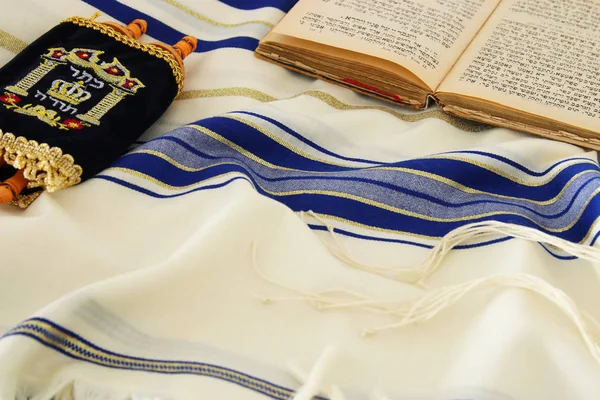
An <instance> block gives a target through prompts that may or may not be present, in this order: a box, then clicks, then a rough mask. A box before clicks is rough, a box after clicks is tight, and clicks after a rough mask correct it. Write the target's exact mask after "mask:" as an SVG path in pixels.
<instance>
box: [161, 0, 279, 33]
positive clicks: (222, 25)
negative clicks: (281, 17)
mask: <svg viewBox="0 0 600 400" xmlns="http://www.w3.org/2000/svg"><path fill="white" fill-rule="evenodd" d="M163 1H164V2H165V3H167V4H170V5H172V6H173V7H176V8H179V9H180V10H181V11H183V12H184V13H186V14H189V15H191V16H192V17H194V18H196V19H199V20H200V21H204V22H206V23H209V24H211V25H214V26H218V27H220V28H236V27H238V26H244V25H255V24H260V25H265V26H267V27H269V28H272V27H273V26H274V25H273V24H272V23H270V22H268V21H262V20H251V21H244V22H238V23H235V24H226V23H224V22H219V21H215V20H214V19H212V18H209V17H207V16H206V15H203V14H200V13H199V12H197V11H194V10H192V9H191V8H189V7H186V6H185V5H183V4H181V3H180V2H178V1H175V0H163Z"/></svg>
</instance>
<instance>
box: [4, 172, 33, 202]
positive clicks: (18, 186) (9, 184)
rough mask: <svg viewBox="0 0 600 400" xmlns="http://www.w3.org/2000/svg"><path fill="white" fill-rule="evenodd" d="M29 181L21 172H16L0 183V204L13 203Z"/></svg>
mask: <svg viewBox="0 0 600 400" xmlns="http://www.w3.org/2000/svg"><path fill="white" fill-rule="evenodd" d="M28 183H29V181H28V180H27V179H26V178H25V176H24V175H23V170H22V169H20V170H18V171H17V172H16V173H15V174H14V175H13V176H11V177H10V178H8V179H7V180H5V181H4V182H2V183H0V204H8V203H10V202H11V201H13V200H14V199H15V198H16V197H17V196H18V195H19V194H20V193H21V192H22V191H23V189H25V187H26V186H27V184H28Z"/></svg>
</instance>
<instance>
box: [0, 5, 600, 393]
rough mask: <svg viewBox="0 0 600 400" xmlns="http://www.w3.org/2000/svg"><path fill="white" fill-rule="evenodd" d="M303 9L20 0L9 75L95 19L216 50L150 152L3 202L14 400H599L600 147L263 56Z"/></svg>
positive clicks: (7, 381)
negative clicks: (68, 22) (55, 33)
mask: <svg viewBox="0 0 600 400" xmlns="http://www.w3.org/2000/svg"><path fill="white" fill-rule="evenodd" d="M293 3H294V1H293V0H220V1H217V0H203V1H199V0H153V1H150V0H145V1H143V0H119V1H117V0H84V1H78V0H52V1H46V0H19V1H7V0H5V1H3V2H2V12H1V13H0V22H1V23H0V29H1V30H0V65H4V64H6V63H7V62H9V61H10V60H11V59H12V58H13V57H15V55H16V54H17V53H18V52H19V51H20V50H22V49H23V48H25V47H26V46H27V45H28V44H29V43H31V42H33V41H34V40H36V39H37V38H38V37H40V36H41V35H43V34H44V33H45V32H47V31H49V30H50V29H51V28H52V27H54V26H56V25H57V24H58V23H59V22H60V21H62V20H64V19H66V18H69V17H71V16H83V17H90V16H92V15H93V14H94V13H95V12H97V11H100V12H101V13H102V15H101V16H100V17H98V18H99V19H100V20H102V21H119V22H121V23H123V24H127V23H129V22H131V21H132V20H134V19H135V18H142V19H145V20H146V21H147V22H148V33H147V35H146V36H145V37H144V38H143V40H145V41H148V42H151V41H161V42H164V43H168V44H173V43H175V42H177V41H178V40H179V39H180V38H181V37H182V36H184V35H186V34H187V35H193V36H196V37H198V39H199V41H198V47H197V49H196V51H195V53H194V54H191V55H190V56H189V57H188V58H187V59H186V60H185V69H186V79H185V83H184V87H183V91H182V92H181V93H180V94H179V95H178V97H177V98H176V100H175V102H174V103H173V104H172V105H171V107H170V108H169V109H168V110H167V112H166V113H165V114H164V115H163V116H162V117H161V118H160V119H159V120H158V122H156V123H155V124H154V125H153V126H152V127H151V128H149V129H148V130H147V131H146V132H145V133H144V134H143V136H142V137H141V138H140V139H139V141H138V142H136V144H135V146H133V147H131V148H130V149H129V150H130V151H129V153H127V154H126V155H123V156H122V157H120V158H118V159H115V161H114V163H113V164H112V165H111V167H110V168H108V169H105V170H103V171H101V172H99V173H98V174H96V175H94V176H93V177H91V179H88V180H87V181H85V182H83V183H81V184H79V185H76V186H73V187H70V188H67V189H64V190H60V191H57V192H54V193H47V192H45V193H43V194H42V195H41V196H40V197H39V198H38V199H37V200H36V201H35V202H34V203H33V204H31V206H30V207H29V208H28V209H26V210H20V209H18V208H16V207H10V206H3V207H1V208H0V228H1V230H0V247H1V252H0V253H1V257H2V262H1V263H0V277H1V279H0V332H1V334H2V335H3V336H2V339H0V399H2V400H4V399H8V400H13V399H19V400H21V399H35V400H38V399H39V400H49V399H68V400H73V399H74V400H89V399H94V400H95V399H107V400H108V399H110V400H113V399H114V400H128V399H135V400H138V399H140V400H141V399H160V400H179V399H240V400H252V399H266V398H271V399H281V400H283V399H293V398H295V399H309V398H311V397H313V396H316V397H317V398H330V399H337V400H340V399H372V400H384V399H389V400H400V399H406V400H408V399H418V400H451V399H473V400H505V399H523V400H525V399H598V398H600V347H599V343H600V328H599V325H598V324H597V322H596V321H598V320H600V290H599V289H600V278H599V276H598V270H597V266H596V264H597V262H598V260H600V257H599V255H598V253H599V252H600V250H598V249H597V247H595V243H596V240H597V237H598V232H599V228H598V224H597V223H596V222H597V219H598V216H599V215H600V198H599V197H598V196H597V194H598V192H599V191H600V173H599V172H600V170H599V167H598V163H597V154H596V153H595V152H589V151H586V150H583V149H581V148H579V147H576V146H572V145H569V144H566V143H559V142H554V141H550V140H546V139H541V138H537V137H533V136H530V135H526V134H522V133H518V132H514V131H510V130H507V129H500V128H490V127H487V126H483V125H478V124H473V123H469V122H466V121H463V120H459V119H455V118H452V117H449V116H447V115H445V114H443V113H441V112H440V111H439V110H438V109H435V108H431V109H428V110H426V111H423V112H412V111H407V110H405V109H402V108H399V107H395V106H391V105H389V104H386V103H382V102H379V101H377V100H374V99H370V98H367V97H364V96H361V95H358V94H355V93H353V92H351V91H349V90H346V89H343V88H339V87H336V86H333V85H330V84H327V83H325V82H322V81H317V80H313V79H309V78H307V77H304V76H301V75H299V74H295V73H292V72H289V71H287V70H284V69H283V68H279V67H276V66H274V65H271V64H269V63H266V62H263V61H261V60H259V59H257V58H255V57H254V55H253V50H254V49H255V47H256V45H257V43H258V40H259V39H260V38H261V37H263V36H264V35H265V34H266V33H267V31H268V30H269V29H270V28H271V27H273V25H274V24H276V23H277V22H278V21H279V20H280V19H281V17H282V16H283V15H284V13H285V12H286V11H287V10H289V9H290V7H291V6H292V5H293ZM147 100H148V99H146V101H147ZM115 129H116V130H118V129H119V128H118V127H115ZM117 133H118V132H115V134H117ZM82 134H84V133H83V132H82Z"/></svg>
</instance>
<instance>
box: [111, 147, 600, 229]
mask: <svg viewBox="0 0 600 400" xmlns="http://www.w3.org/2000/svg"><path fill="white" fill-rule="evenodd" d="M165 139H166V138H165ZM220 161H221V162H231V163H236V164H237V165H231V164H226V165H220V166H218V167H216V166H210V167H207V168H206V169H204V170H202V171H193V172H191V171H184V170H181V169H179V168H177V167H176V166H174V165H173V164H171V163H169V162H167V161H165V160H163V159H162V158H159V157H156V156H154V155H151V154H146V153H130V154H127V155H125V156H123V157H122V158H121V159H120V160H118V161H117V162H116V163H115V164H114V166H115V167H121V168H128V169H134V170H136V171H139V172H142V173H144V174H146V175H149V176H152V177H153V178H156V179H158V180H160V181H161V182H167V181H168V182H169V184H170V185H172V186H179V187H183V186H188V185H192V184H194V183H197V182H201V181H203V180H205V179H208V178H211V177H213V176H216V175H220V174H223V173H225V172H231V171H237V172H241V173H244V174H246V175H252V176H253V177H254V178H255V179H256V180H257V182H258V181H260V182H259V183H261V185H262V186H265V185H266V184H268V183H272V182H285V181H298V182H299V184H298V187H302V183H301V181H305V180H311V181H323V187H327V183H326V182H328V181H329V182H340V181H347V182H361V183H366V184H369V185H373V186H376V187H381V188H386V189H390V190H393V191H395V192H398V193H402V194H406V195H409V196H412V197H415V198H417V199H422V200H426V201H429V202H432V203H435V204H439V205H441V206H444V207H448V208H464V207H469V206H475V205H483V204H495V205H498V206H507V207H513V208H514V207H516V208H518V209H521V210H525V211H528V212H529V213H532V214H534V215H536V216H539V217H542V218H545V219H556V218H560V217H562V216H564V215H565V214H566V213H567V212H569V211H570V210H572V207H573V205H574V203H575V201H576V200H577V199H578V196H579V195H580V193H581V192H582V191H583V190H584V189H585V188H586V187H587V186H589V185H590V184H591V183H593V182H595V181H598V180H600V177H593V178H591V179H588V180H586V181H584V183H583V184H582V185H581V186H579V188H578V189H577V190H576V191H575V193H574V194H573V195H572V196H571V198H570V200H569V203H568V204H567V205H566V206H565V207H564V208H563V209H562V210H561V211H559V212H557V213H554V214H546V213H542V212H540V211H538V210H537V209H536V208H533V207H529V206H525V205H522V204H518V203H515V202H509V201H502V200H489V199H486V200H472V201H466V202H458V203H450V202H447V201H445V200H444V199H443V198H437V197H434V196H431V195H428V194H426V193H421V192H418V191H415V190H411V189H407V188H404V187H402V186H399V185H395V184H390V183H387V182H381V181H377V180H374V179H368V178H360V177H345V176H326V175H308V176H286V175H283V176H278V177H275V178H270V177H267V176H264V175H262V174H260V173H258V172H257V171H256V170H254V169H253V168H252V167H251V166H249V165H247V164H246V163H245V162H244V161H243V160H241V159H236V158H232V159H230V160H228V159H224V158H221V159H220ZM271 197H272V196H271ZM538 208H542V207H538Z"/></svg>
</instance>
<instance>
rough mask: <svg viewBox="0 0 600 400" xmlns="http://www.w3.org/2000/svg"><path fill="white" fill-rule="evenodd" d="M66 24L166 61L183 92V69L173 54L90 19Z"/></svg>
mask: <svg viewBox="0 0 600 400" xmlns="http://www.w3.org/2000/svg"><path fill="white" fill-rule="evenodd" d="M65 22H70V23H72V24H75V25H78V26H83V27H86V28H91V29H93V30H95V31H99V32H100V33H103V34H105V35H107V36H109V37H111V38H113V39H115V40H116V41H118V42H121V43H123V44H126V45H127V46H129V47H133V48H134V49H138V50H141V51H143V52H145V53H148V54H150V55H151V56H154V57H156V58H159V59H161V60H165V61H166V62H167V63H168V64H169V66H170V67H171V69H172V70H173V76H174V77H175V81H176V82H177V88H178V90H177V93H179V92H181V90H182V89H183V77H184V74H183V69H182V68H181V66H180V65H179V63H178V62H177V60H176V59H175V56H173V54H171V53H169V52H168V51H166V50H164V49H161V48H159V47H156V46H153V45H151V44H146V43H142V42H140V41H138V40H135V39H132V38H130V37H127V36H125V35H123V34H122V33H119V32H117V31H115V30H114V29H112V28H111V27H110V26H108V25H104V24H101V23H99V22H96V21H93V20H92V19H90V18H85V17H71V18H67V19H65V20H64V21H62V22H61V23H65Z"/></svg>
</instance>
